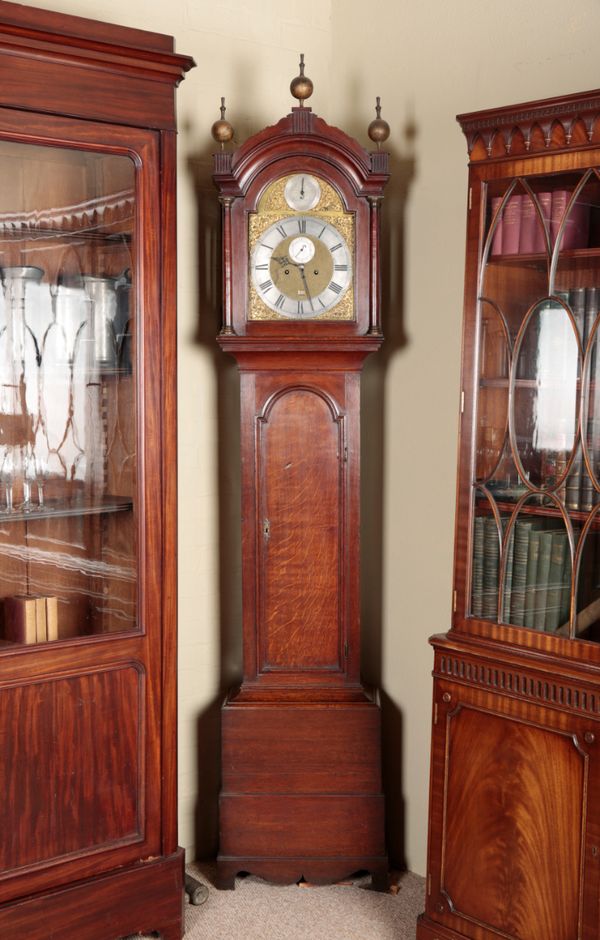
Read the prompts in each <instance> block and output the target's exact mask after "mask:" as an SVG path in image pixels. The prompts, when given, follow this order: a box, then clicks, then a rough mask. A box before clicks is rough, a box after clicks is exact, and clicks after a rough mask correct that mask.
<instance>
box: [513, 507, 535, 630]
mask: <svg viewBox="0 0 600 940" xmlns="http://www.w3.org/2000/svg"><path fill="white" fill-rule="evenodd" d="M532 525H533V522H532V521H531V520H524V519H517V522H516V523H515V529H514V532H515V544H514V549H513V575H512V586H511V595H510V623H514V624H515V625H516V626H518V627H522V626H523V620H524V617H525V584H526V580H527V555H528V552H529V535H530V532H531V527H532Z"/></svg>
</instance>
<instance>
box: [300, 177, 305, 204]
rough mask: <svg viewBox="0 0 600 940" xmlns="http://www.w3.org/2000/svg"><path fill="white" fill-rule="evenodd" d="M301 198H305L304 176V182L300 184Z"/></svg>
mask: <svg viewBox="0 0 600 940" xmlns="http://www.w3.org/2000/svg"><path fill="white" fill-rule="evenodd" d="M300 199H304V177H302V182H301V184H300Z"/></svg>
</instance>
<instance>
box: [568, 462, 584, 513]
mask: <svg viewBox="0 0 600 940" xmlns="http://www.w3.org/2000/svg"><path fill="white" fill-rule="evenodd" d="M580 489H581V453H578V454H577V455H576V456H575V460H574V461H573V465H572V467H571V472H570V473H569V476H568V477H567V490H566V502H567V509H573V510H575V512H577V510H578V509H579V506H580Z"/></svg>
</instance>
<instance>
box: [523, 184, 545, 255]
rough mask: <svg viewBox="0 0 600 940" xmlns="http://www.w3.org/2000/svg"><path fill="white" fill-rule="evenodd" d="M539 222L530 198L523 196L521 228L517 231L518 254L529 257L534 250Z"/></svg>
mask: <svg viewBox="0 0 600 940" xmlns="http://www.w3.org/2000/svg"><path fill="white" fill-rule="evenodd" d="M539 224H540V220H539V218H538V214H537V211H536V208H535V204H534V202H533V200H532V199H531V196H523V197H522V202H521V228H520V230H519V254H520V255H529V254H532V252H534V251H535V250H536V248H535V244H536V230H537V229H538V228H539Z"/></svg>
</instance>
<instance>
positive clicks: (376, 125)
mask: <svg viewBox="0 0 600 940" xmlns="http://www.w3.org/2000/svg"><path fill="white" fill-rule="evenodd" d="M376 101H377V104H376V105H375V113H376V114H377V117H376V118H375V120H374V121H371V123H370V124H369V137H370V138H371V140H372V141H374V142H375V143H376V144H377V149H378V150H379V145H380V144H382V143H383V142H384V141H386V140H387V139H388V137H389V136H390V125H389V124H388V122H387V121H384V120H383V118H382V117H381V98H377V99H376Z"/></svg>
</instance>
